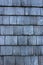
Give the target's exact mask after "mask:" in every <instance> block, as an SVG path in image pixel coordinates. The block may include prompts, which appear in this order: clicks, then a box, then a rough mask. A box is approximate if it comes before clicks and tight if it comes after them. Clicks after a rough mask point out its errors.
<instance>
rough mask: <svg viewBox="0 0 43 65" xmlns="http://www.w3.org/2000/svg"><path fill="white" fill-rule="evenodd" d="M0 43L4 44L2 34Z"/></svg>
mask: <svg viewBox="0 0 43 65" xmlns="http://www.w3.org/2000/svg"><path fill="white" fill-rule="evenodd" d="M0 45H4V36H0Z"/></svg>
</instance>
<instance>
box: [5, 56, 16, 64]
mask: <svg viewBox="0 0 43 65" xmlns="http://www.w3.org/2000/svg"><path fill="white" fill-rule="evenodd" d="M4 65H15V57H14V56H5V57H4Z"/></svg>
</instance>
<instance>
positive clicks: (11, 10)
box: [4, 7, 16, 15]
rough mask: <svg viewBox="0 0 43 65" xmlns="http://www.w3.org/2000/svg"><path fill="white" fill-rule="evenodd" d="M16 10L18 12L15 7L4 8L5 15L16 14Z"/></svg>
mask: <svg viewBox="0 0 43 65" xmlns="http://www.w3.org/2000/svg"><path fill="white" fill-rule="evenodd" d="M15 12H16V8H14V7H5V8H4V14H5V15H14V14H15Z"/></svg>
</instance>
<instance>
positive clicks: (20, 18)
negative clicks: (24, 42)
mask: <svg viewBox="0 0 43 65" xmlns="http://www.w3.org/2000/svg"><path fill="white" fill-rule="evenodd" d="M23 22H24V16H17V24H23Z"/></svg>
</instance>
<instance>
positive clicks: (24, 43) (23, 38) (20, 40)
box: [17, 36, 27, 45]
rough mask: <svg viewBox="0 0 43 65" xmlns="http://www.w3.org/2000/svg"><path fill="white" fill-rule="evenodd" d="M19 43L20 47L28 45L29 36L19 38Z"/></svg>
mask: <svg viewBox="0 0 43 65" xmlns="http://www.w3.org/2000/svg"><path fill="white" fill-rule="evenodd" d="M17 43H18V45H27V36H18V37H17Z"/></svg>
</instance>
